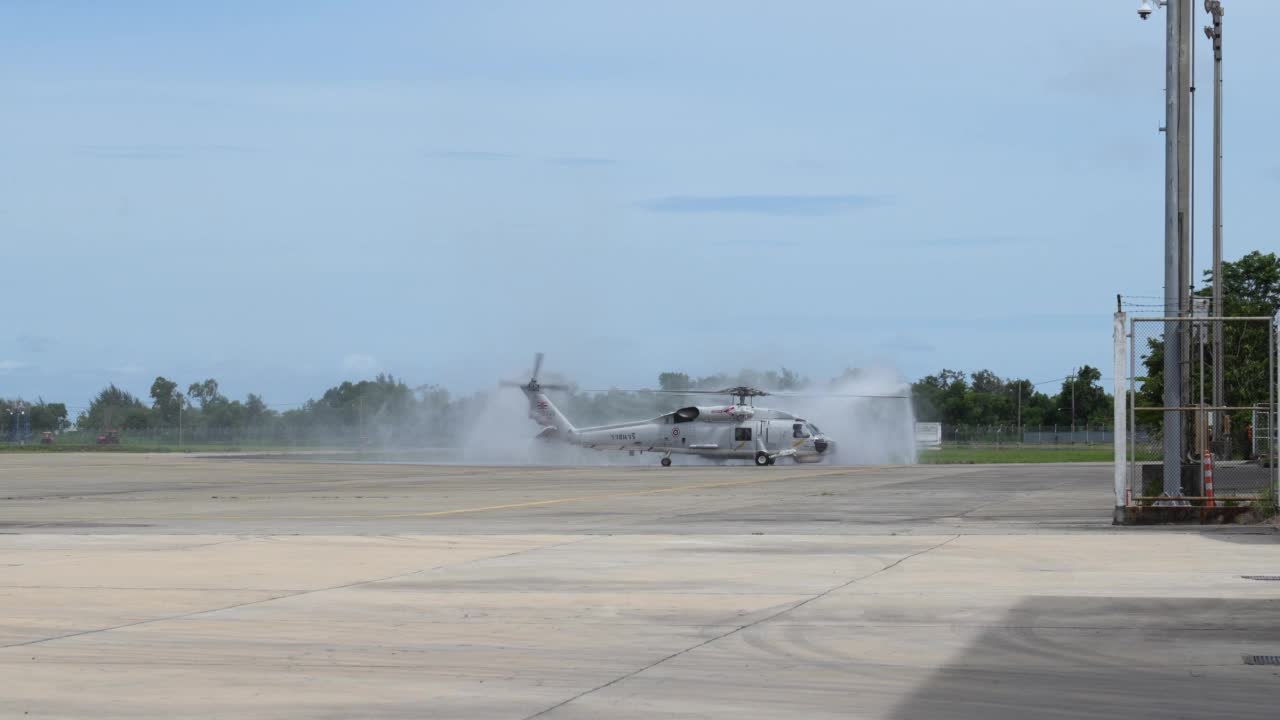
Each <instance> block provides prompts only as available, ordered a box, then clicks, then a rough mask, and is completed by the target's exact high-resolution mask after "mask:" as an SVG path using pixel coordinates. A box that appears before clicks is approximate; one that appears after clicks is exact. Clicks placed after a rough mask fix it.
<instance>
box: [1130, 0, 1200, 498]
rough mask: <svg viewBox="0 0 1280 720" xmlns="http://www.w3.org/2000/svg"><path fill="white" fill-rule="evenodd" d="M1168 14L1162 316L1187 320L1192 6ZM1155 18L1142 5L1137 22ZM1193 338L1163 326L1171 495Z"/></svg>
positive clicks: (1170, 3)
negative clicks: (1186, 372) (1187, 366)
mask: <svg viewBox="0 0 1280 720" xmlns="http://www.w3.org/2000/svg"><path fill="white" fill-rule="evenodd" d="M1154 5H1159V6H1163V7H1164V8H1165V50H1164V75H1165V85H1164V128H1163V129H1164V314H1165V317H1167V318H1182V317H1186V315H1187V313H1188V311H1189V307H1188V302H1187V300H1188V297H1189V295H1190V293H1189V290H1190V265H1191V263H1190V224H1191V223H1190V210H1191V198H1190V195H1191V136H1190V130H1191V107H1190V106H1191V37H1190V36H1191V30H1190V28H1191V22H1190V15H1191V0H1155V2H1154ZM1153 12H1154V7H1153V1H1152V0H1142V2H1141V3H1140V4H1139V5H1138V17H1140V18H1142V19H1143V20H1145V19H1147V18H1148V17H1150V16H1151V14H1152V13H1153ZM1189 340H1190V333H1188V332H1187V328H1185V327H1183V323H1180V322H1177V321H1176V320H1172V319H1171V320H1167V321H1165V324H1164V398H1163V400H1162V402H1163V403H1164V408H1165V409H1164V428H1163V429H1164V432H1163V435H1164V447H1163V460H1164V462H1163V480H1164V482H1163V486H1164V492H1165V493H1167V494H1169V495H1180V494H1181V493H1182V458H1183V455H1184V454H1185V453H1186V452H1187V451H1188V448H1187V447H1186V445H1185V438H1186V432H1185V428H1184V423H1183V417H1182V412H1181V411H1180V410H1178V408H1181V407H1183V403H1182V399H1183V398H1184V397H1186V396H1187V395H1188V394H1189V388H1188V387H1187V386H1188V384H1189V381H1190V378H1189V376H1187V375H1184V372H1183V371H1184V369H1185V368H1186V364H1187V363H1189V362H1190V360H1191V346H1190V343H1189V342H1188V341H1189Z"/></svg>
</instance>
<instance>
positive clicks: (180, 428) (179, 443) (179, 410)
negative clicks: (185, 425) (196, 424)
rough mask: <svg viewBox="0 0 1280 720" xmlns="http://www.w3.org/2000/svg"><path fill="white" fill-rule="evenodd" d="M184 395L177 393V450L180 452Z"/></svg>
mask: <svg viewBox="0 0 1280 720" xmlns="http://www.w3.org/2000/svg"><path fill="white" fill-rule="evenodd" d="M184 397H185V396H184V395H183V394H182V393H178V452H182V406H183V404H184V403H183V402H182V401H183V399H184Z"/></svg>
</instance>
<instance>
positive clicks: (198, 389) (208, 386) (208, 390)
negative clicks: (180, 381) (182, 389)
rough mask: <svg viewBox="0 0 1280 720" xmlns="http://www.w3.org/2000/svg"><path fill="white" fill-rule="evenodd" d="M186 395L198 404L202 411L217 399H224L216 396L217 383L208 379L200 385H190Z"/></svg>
mask: <svg viewBox="0 0 1280 720" xmlns="http://www.w3.org/2000/svg"><path fill="white" fill-rule="evenodd" d="M187 394H188V395H190V396H191V397H193V398H195V399H196V400H197V401H199V402H200V409H201V410H204V408H205V406H206V405H208V404H209V403H211V402H216V401H218V400H219V399H221V400H223V401H225V400H226V398H225V397H223V396H221V395H219V394H218V381H217V380H214V379H213V378H209V379H208V380H205V381H204V382H202V383H191V385H190V386H189V387H188V388H187Z"/></svg>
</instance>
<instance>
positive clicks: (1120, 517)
mask: <svg viewBox="0 0 1280 720" xmlns="http://www.w3.org/2000/svg"><path fill="white" fill-rule="evenodd" d="M1260 519H1261V518H1259V517H1258V516H1257V514H1256V513H1255V512H1254V510H1253V508H1251V507H1248V506H1247V505H1246V506H1243V507H1188V506H1184V507H1167V506H1165V507H1156V506H1154V505H1135V506H1133V507H1118V508H1115V510H1114V512H1113V513H1112V515H1111V524H1112V525H1169V524H1178V525H1223V524H1226V523H1251V522H1257V521H1258V520H1260Z"/></svg>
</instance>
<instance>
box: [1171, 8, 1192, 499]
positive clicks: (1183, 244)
mask: <svg viewBox="0 0 1280 720" xmlns="http://www.w3.org/2000/svg"><path fill="white" fill-rule="evenodd" d="M1174 1H1175V2H1177V4H1178V225H1179V228H1178V243H1179V248H1180V250H1179V254H1180V259H1179V261H1178V273H1179V276H1180V282H1179V283H1178V293H1179V294H1178V315H1179V316H1181V317H1190V316H1191V288H1192V283H1194V282H1195V279H1194V278H1193V277H1192V276H1191V261H1192V255H1193V253H1194V249H1193V248H1194V247H1195V244H1194V242H1193V241H1192V235H1193V234H1194V231H1195V221H1194V216H1195V206H1194V203H1193V201H1192V200H1193V195H1194V191H1193V185H1194V178H1193V176H1192V170H1193V169H1194V167H1195V159H1194V153H1193V152H1192V150H1193V146H1194V144H1195V141H1194V139H1193V134H1192V125H1193V123H1194V122H1195V118H1194V115H1193V113H1192V110H1193V109H1194V103H1195V99H1194V93H1195V82H1196V80H1195V66H1194V65H1193V63H1192V57H1193V56H1194V51H1193V48H1192V44H1191V38H1192V31H1193V26H1194V24H1195V11H1194V10H1193V9H1192V2H1191V0H1174ZM1180 327H1181V335H1180V338H1181V340H1182V344H1181V346H1180V347H1181V356H1180V360H1181V363H1182V369H1181V371H1180V373H1179V379H1180V380H1181V388H1182V389H1181V393H1180V397H1179V399H1180V402H1179V403H1178V405H1179V406H1180V407H1186V406H1187V404H1188V402H1189V400H1190V398H1191V358H1192V352H1191V332H1190V328H1189V327H1188V325H1187V324H1186V323H1181V324H1180ZM1190 418H1191V416H1190V414H1189V413H1185V412H1183V413H1180V414H1179V416H1178V419H1179V422H1180V423H1181V424H1182V428H1183V430H1182V432H1183V437H1182V441H1183V444H1182V457H1183V460H1184V462H1185V460H1186V458H1189V457H1191V456H1192V455H1193V454H1194V453H1195V452H1196V449H1195V447H1194V446H1193V442H1192V440H1193V434H1192V433H1191V432H1188V430H1190V429H1191V426H1190V425H1189V423H1188V421H1189V420H1190ZM1179 487H1181V483H1179Z"/></svg>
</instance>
